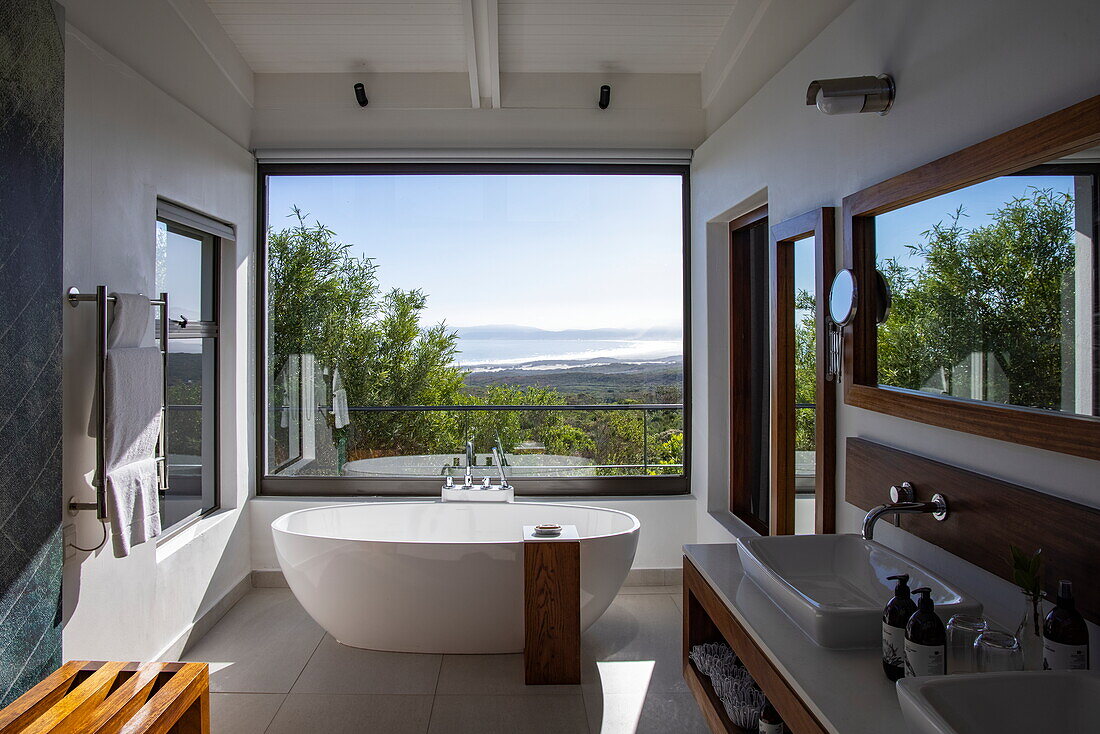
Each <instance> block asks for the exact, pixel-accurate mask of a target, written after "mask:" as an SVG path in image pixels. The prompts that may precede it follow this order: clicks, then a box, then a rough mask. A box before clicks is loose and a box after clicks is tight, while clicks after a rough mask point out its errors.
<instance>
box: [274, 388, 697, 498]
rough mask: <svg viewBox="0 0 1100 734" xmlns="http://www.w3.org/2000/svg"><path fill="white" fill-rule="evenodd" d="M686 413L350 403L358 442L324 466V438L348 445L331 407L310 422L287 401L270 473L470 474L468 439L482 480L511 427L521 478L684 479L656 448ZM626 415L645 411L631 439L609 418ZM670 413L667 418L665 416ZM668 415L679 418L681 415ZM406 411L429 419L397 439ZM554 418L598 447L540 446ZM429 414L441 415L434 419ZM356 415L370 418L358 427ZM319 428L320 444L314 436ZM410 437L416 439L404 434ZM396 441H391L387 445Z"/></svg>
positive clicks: (679, 467) (641, 407)
mask: <svg viewBox="0 0 1100 734" xmlns="http://www.w3.org/2000/svg"><path fill="white" fill-rule="evenodd" d="M683 411H684V405H683V403H628V404H611V405H402V406H349V407H348V413H349V414H350V415H351V416H352V431H351V434H350V438H351V441H350V443H351V445H347V444H343V445H340V446H338V450H337V452H336V453H337V454H338V455H340V458H338V459H337V460H336V463H335V464H332V463H330V464H329V465H325V464H324V462H323V460H322V458H321V454H322V453H323V452H321V451H319V450H318V447H317V441H318V439H320V440H322V441H326V440H327V441H332V442H333V443H338V442H339V440H340V439H336V438H334V437H333V432H332V429H331V426H330V421H329V420H328V416H329V415H330V414H331V412H332V406H330V405H317V406H315V408H314V410H313V411H312V412H313V415H312V416H308V417H307V416H306V415H304V414H302V413H301V412H300V410H299V409H298V408H297V407H296V406H288V405H280V406H274V408H273V410H272V411H271V413H272V418H271V420H272V423H271V424H270V425H269V431H270V432H271V435H270V436H269V453H270V456H269V465H270V466H271V470H270V472H269V474H270V475H273V476H284V477H285V476H312V477H323V476H343V477H383V476H398V477H429V476H434V477H438V476H441V475H446V474H453V475H455V476H461V475H462V474H463V473H464V471H465V465H466V460H465V455H464V451H463V448H462V447H463V446H464V444H465V441H466V440H468V439H470V438H472V439H473V440H474V441H475V444H476V445H475V449H476V454H477V457H476V460H475V463H476V464H477V466H475V467H474V475H475V476H476V477H478V478H481V477H482V476H486V475H490V474H491V473H492V472H495V469H492V468H491V467H490V466H488V465H487V464H488V452H489V449H490V447H491V445H492V444H493V443H494V442H495V441H496V440H497V439H498V438H500V436H499V435H496V434H497V432H498V430H507V432H508V433H510V434H511V435H510V436H509V437H508V439H509V440H508V444H509V445H508V452H507V458H508V460H509V471H510V473H511V475H512V476H515V477H517V478H521V479H522V478H532V479H534V478H540V477H555V478H561V477H579V476H584V477H599V476H645V475H658V476H666V477H668V476H680V475H682V474H683V473H684V463H683V459H682V458H680V457H674V458H673V459H670V457H668V456H667V455H666V456H665V457H660V456H655V455H654V452H655V451H656V450H658V449H659V448H660V447H659V446H658V445H657V444H656V443H655V441H656V439H657V432H658V431H669V430H678V431H683ZM622 412H630V413H636V414H640V416H639V418H638V419H636V422H634V423H633V424H630V425H628V426H626V427H625V429H624V428H623V427H622V426H620V427H619V428H618V430H620V431H624V432H625V433H626V434H628V436H624V435H620V434H615V430H616V429H615V427H614V426H610V425H609V424H608V423H607V422H602V421H601V419H600V416H603V415H606V414H611V413H622ZM662 412H664V413H666V415H665V416H661V415H660V413H662ZM667 412H675V413H679V414H680V415H679V416H677V417H676V418H672V417H670V416H668V415H667ZM501 413H505V414H512V415H513V417H512V423H511V424H510V425H508V426H507V427H506V429H501V426H500V425H499V424H500V423H501V422H502V421H503V420H506V419H507V418H505V417H504V416H502V418H501V421H500V422H498V421H495V420H494V419H492V418H486V416H491V415H495V414H501ZM403 414H423V415H425V422H424V424H423V425H417V421H415V420H414V421H413V422H412V423H411V424H410V423H406V424H405V425H400V424H397V425H394V426H393V428H394V433H395V434H396V435H397V436H398V439H397V440H393V439H394V436H392V435H387V433H386V429H387V427H388V425H387V423H386V421H387V419H388V418H394V419H398V418H399V417H400V416H402V415H403ZM515 414H518V416H515ZM547 414H555V415H560V414H567V415H568V416H569V418H566V419H565V420H564V421H562V423H561V424H558V426H559V427H560V426H561V425H568V426H572V427H574V428H576V429H578V431H580V435H581V436H584V437H585V440H586V441H588V442H589V448H590V449H591V450H589V451H587V452H583V453H582V452H578V453H564V452H562V451H560V450H558V451H554V450H551V449H552V447H548V446H547V445H546V443H547V442H545V441H542V440H540V438H544V437H545V435H544V434H545V433H546V431H545V430H544V428H545V423H546V420H545V419H542V420H540V417H541V416H544V415H547ZM585 414H587V415H585ZM428 415H431V416H434V418H433V419H428V418H427V416H428ZM284 416H285V420H284V418H283V417H284ZM354 416H362V418H360V420H358V421H357V420H356V418H355V417H354ZM370 416H377V417H378V420H379V423H378V424H377V425H371V422H370V420H369V417H370ZM479 417H480V418H481V420H480V421H479V420H478V419H479ZM547 417H549V416H547ZM311 432H312V440H310V438H309V435H310V433H311ZM402 432H405V433H407V434H408V436H402V435H401V434H402ZM433 432H434V434H433ZM298 434H301V435H298ZM372 434H373V435H374V436H375V437H376V439H377V437H379V436H381V437H382V438H381V440H374V441H372V437H371V436H372ZM419 434H423V435H419ZM635 434H638V435H637V437H636V438H633V440H627V439H628V438H630V437H632V436H633V435H635ZM439 436H447V437H448V438H450V439H451V440H450V441H449V442H447V441H444V442H442V443H441V442H440V440H439ZM303 439H305V440H303ZM402 439H404V440H402ZM387 442H388V444H389V445H386V444H387ZM372 443H374V444H375V445H372ZM398 444H402V445H398ZM611 444H614V445H611ZM341 452H342V454H341ZM328 453H329V454H331V453H333V452H331V451H329V452H328ZM681 456H682V454H681ZM609 458H611V459H612V460H608V459H609ZM330 462H331V460H330Z"/></svg>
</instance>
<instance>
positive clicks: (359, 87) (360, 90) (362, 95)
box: [355, 82, 367, 107]
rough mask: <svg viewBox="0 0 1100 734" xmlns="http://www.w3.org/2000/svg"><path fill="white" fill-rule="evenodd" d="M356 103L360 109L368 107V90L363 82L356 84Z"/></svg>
mask: <svg viewBox="0 0 1100 734" xmlns="http://www.w3.org/2000/svg"><path fill="white" fill-rule="evenodd" d="M355 101H356V102H358V103H359V106H360V107H366V106H367V88H366V87H364V86H363V82H356V84H355Z"/></svg>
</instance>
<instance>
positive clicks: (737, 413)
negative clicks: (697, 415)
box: [728, 206, 770, 535]
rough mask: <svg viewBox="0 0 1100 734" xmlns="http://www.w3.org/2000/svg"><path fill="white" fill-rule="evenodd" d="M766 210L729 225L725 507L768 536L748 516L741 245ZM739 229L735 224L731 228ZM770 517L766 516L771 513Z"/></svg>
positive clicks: (748, 386)
mask: <svg viewBox="0 0 1100 734" xmlns="http://www.w3.org/2000/svg"><path fill="white" fill-rule="evenodd" d="M766 217H767V207H766V206H764V207H760V208H759V209H756V210H755V211H752V212H749V213H748V214H746V215H744V216H742V217H739V218H738V219H735V220H734V221H733V222H730V233H729V273H728V282H729V304H730V310H729V346H730V355H729V356H730V361H729V368H730V371H729V375H730V395H729V402H730V435H729V447H730V451H729V461H730V486H729V509H730V512H732V513H733V514H734V516H735V517H738V518H740V519H741V520H742V521H744V522H745V524H747V525H748V526H749V527H750V528H752V529H753V530H755V531H756V532H758V533H761V534H763V535H766V534H767V533H768V530H769V527H768V524H767V523H764V522H763V521H762V520H761V519H760V518H759V517H757V516H756V515H755V514H754V513H753V512H752V496H751V494H750V493H751V492H752V491H753V488H754V486H753V485H754V484H755V480H754V465H755V463H756V462H757V457H756V455H755V452H753V451H751V450H746V447H752V446H753V443H754V441H756V440H757V435H756V431H755V429H754V426H753V425H752V408H753V406H752V398H753V395H754V394H755V391H754V389H753V373H752V369H751V366H752V365H753V363H754V361H755V360H754V357H756V356H757V355H756V354H755V353H754V352H755V350H754V347H753V336H754V335H753V321H752V319H751V314H752V303H753V301H752V279H751V277H746V276H745V273H749V274H750V276H751V272H752V263H753V258H752V254H753V253H752V250H751V248H750V247H749V245H748V243H747V242H745V241H743V240H745V239H746V238H747V236H748V231H749V228H750V227H752V226H753V225H758V224H760V223H761V222H762V221H765V219H766ZM734 225H738V226H734ZM769 514H770V513H769Z"/></svg>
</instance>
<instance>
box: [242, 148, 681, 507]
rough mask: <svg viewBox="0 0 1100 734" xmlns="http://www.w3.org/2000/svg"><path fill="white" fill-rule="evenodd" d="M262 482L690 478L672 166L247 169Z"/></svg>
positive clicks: (648, 485) (275, 490) (427, 490)
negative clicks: (257, 184) (502, 476)
mask: <svg viewBox="0 0 1100 734" xmlns="http://www.w3.org/2000/svg"><path fill="white" fill-rule="evenodd" d="M260 177H261V187H262V192H263V196H262V199H263V210H264V212H263V217H264V220H265V221H264V224H265V231H266V235H265V237H264V238H263V241H262V243H261V253H262V261H263V270H264V273H263V278H262V286H263V287H262V289H261V290H262V293H261V306H262V311H263V316H262V318H263V321H264V329H263V332H262V333H263V334H264V339H263V340H262V342H261V345H260V349H261V360H262V363H263V369H262V379H263V389H262V391H261V405H260V410H261V413H262V415H263V418H262V423H261V426H262V436H261V442H262V447H261V456H260V461H261V465H262V472H263V476H264V480H263V486H262V491H263V492H265V493H268V494H371V495H374V494H405V495H433V494H438V493H439V488H440V486H441V485H442V483H443V482H444V481H446V478H447V477H448V476H451V477H453V478H454V479H455V480H456V481H461V480H463V477H464V476H465V473H466V471H467V467H469V470H470V472H471V474H472V475H473V477H474V478H475V479H476V480H481V479H482V478H483V477H486V476H493V477H495V476H496V473H497V471H498V470H497V468H496V467H495V466H494V465H493V460H492V456H493V449H494V448H496V449H498V450H499V451H500V453H502V454H503V456H504V463H505V469H506V471H507V473H508V476H509V479H510V480H511V482H512V484H513V485H514V486H515V487H516V491H517V493H519V494H529V495H532V494H533V495H538V494H593V493H595V494H618V495H630V494H669V493H684V492H686V491H687V480H686V476H687V471H686V469H687V464H688V445H687V434H688V430H687V429H688V415H687V411H686V410H685V405H686V404H687V402H688V401H687V399H686V396H687V384H686V378H685V375H686V371H685V368H684V361H685V360H684V355H685V354H687V334H686V330H685V327H686V323H687V318H686V317H687V313H686V311H687V308H686V305H685V304H686V303H687V293H686V283H685V273H686V268H687V253H688V248H687V242H686V228H685V222H686V206H687V204H686V201H687V197H686V187H687V181H686V177H687V172H686V170H685V169H683V168H680V167H670V166H618V167H612V166H601V167H598V168H597V167H594V166H582V167H578V166H571V167H569V168H566V167H560V166H552V165H544V166H530V167H524V168H518V167H511V166H506V165H500V166H489V167H481V168H480V169H477V170H472V169H466V168H463V169H460V168H458V167H453V168H447V167H440V166H433V167H430V168H429V167H421V168H416V167H407V168H400V169H395V168H394V167H393V166H388V167H387V168H385V169H380V168H370V167H363V166H357V167H340V166H335V167H333V166H325V167H306V166H298V165H278V166H276V165H272V166H263V167H261V173H260Z"/></svg>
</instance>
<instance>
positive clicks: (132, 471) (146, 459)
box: [104, 347, 163, 557]
mask: <svg viewBox="0 0 1100 734" xmlns="http://www.w3.org/2000/svg"><path fill="white" fill-rule="evenodd" d="M162 374H163V362H162V360H161V353H160V349H158V348H157V347H141V348H137V349H108V350H107V375H106V377H107V395H106V398H107V431H106V435H105V436H104V440H105V444H104V449H105V452H106V473H107V510H108V515H109V516H110V518H111V525H112V527H113V528H114V544H115V555H116V556H119V557H122V556H125V555H128V554H129V552H130V546H131V545H136V544H138V543H143V542H145V541H146V540H149V539H151V538H155V537H156V536H157V535H159V534H160V509H159V500H160V498H159V496H158V492H157V490H158V482H157V462H156V459H155V457H156V447H157V439H158V438H159V437H160V410H161V385H162V383H161V375H162Z"/></svg>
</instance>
